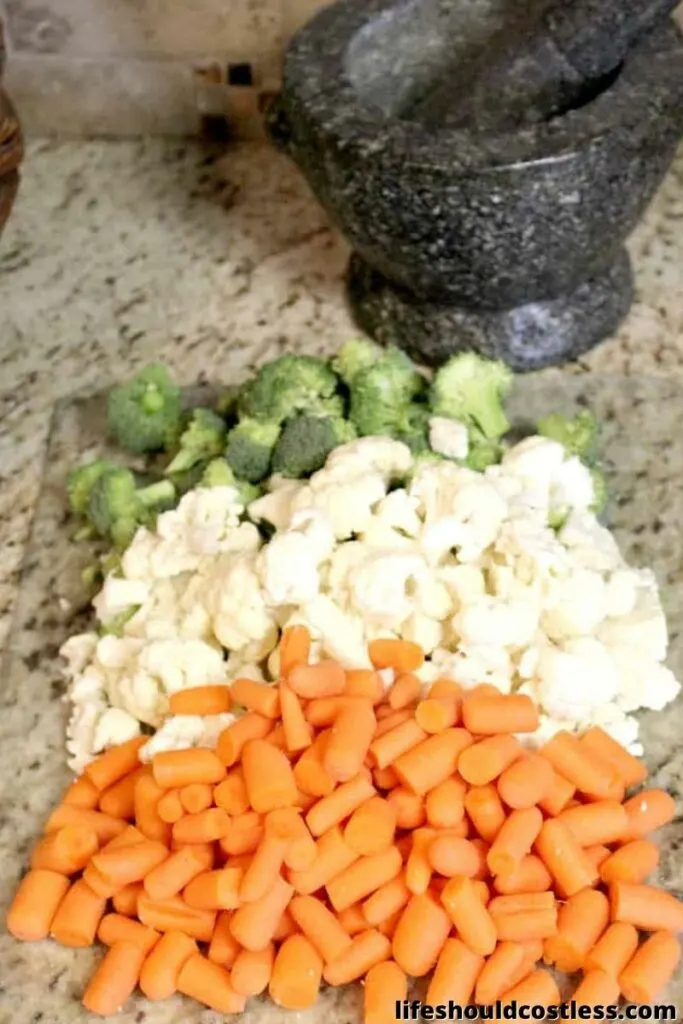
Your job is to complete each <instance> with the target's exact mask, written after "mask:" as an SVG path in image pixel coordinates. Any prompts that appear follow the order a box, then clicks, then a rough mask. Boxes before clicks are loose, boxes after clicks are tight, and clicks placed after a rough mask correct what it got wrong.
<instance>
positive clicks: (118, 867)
mask: <svg viewBox="0 0 683 1024" xmlns="http://www.w3.org/2000/svg"><path fill="white" fill-rule="evenodd" d="M167 857H168V849H167V847H165V846H164V844H163V843H158V842H155V841H154V840H153V839H145V841H144V842H142V843H134V844H133V845H132V846H123V847H121V848H120V849H116V850H101V851H100V852H99V853H96V854H95V856H94V857H93V858H92V864H93V867H94V868H95V869H96V870H97V871H98V872H99V873H100V874H101V875H102V877H103V878H105V879H106V880H107V881H108V882H111V883H112V884H113V885H115V886H116V888H117V889H122V888H123V887H124V885H129V884H130V883H131V882H141V881H142V879H143V878H144V877H145V875H148V874H149V872H150V871H152V869H153V868H155V867H156V866H157V865H158V864H161V863H162V861H164V860H166V858H167Z"/></svg>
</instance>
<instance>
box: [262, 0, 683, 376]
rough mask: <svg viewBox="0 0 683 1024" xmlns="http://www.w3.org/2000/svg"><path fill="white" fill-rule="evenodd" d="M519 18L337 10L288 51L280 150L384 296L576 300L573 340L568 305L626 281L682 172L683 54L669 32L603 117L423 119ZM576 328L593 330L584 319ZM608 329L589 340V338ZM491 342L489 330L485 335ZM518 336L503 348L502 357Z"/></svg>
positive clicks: (435, 8) (480, 0)
mask: <svg viewBox="0 0 683 1024" xmlns="http://www.w3.org/2000/svg"><path fill="white" fill-rule="evenodd" d="M515 9H517V8H515ZM526 9H527V8H526V7H524V10H526ZM506 10H508V11H509V10H510V7H508V8H507V9H506V8H504V6H503V5H501V4H500V3H496V2H495V0H477V2H476V3H465V0H460V2H453V0H449V2H445V0H412V2H410V3H397V2H396V0H369V2H368V0H341V2H339V3H336V4H333V5H332V6H331V7H329V8H327V9H325V10H323V11H322V12H321V13H320V14H319V15H318V16H317V17H316V18H314V19H313V21H312V22H311V23H310V24H309V25H308V26H307V27H306V28H304V29H303V30H302V31H301V32H300V33H299V34H298V35H297V36H296V37H295V39H294V40H293V42H292V44H291V45H290V48H289V51H288V53H287V57H286V62H285V70H284V85H283V90H282V92H281V94H280V97H279V99H278V100H277V102H276V104H275V105H274V107H273V109H272V111H271V115H270V126H271V134H272V136H273V138H274V139H275V140H276V141H277V142H278V143H279V144H280V145H281V146H282V147H283V148H285V149H286V151H287V152H288V153H289V154H290V155H291V156H292V157H293V158H294V159H295V160H296V162H297V163H298V165H299V166H300V167H301V169H302V171H303V173H304V174H305V176H306V178H307V179H308V181H309V183H310V184H311V186H312V188H313V190H314V192H315V194H316V196H317V197H318V199H319V200H320V202H321V203H322V205H323V206H324V207H325V209H326V210H327V211H328V213H329V214H330V216H331V217H332V218H333V219H334V220H335V222H336V223H337V224H338V226H339V227H340V228H341V230H342V231H343V232H344V234H345V235H346V237H347V238H348V239H349V241H350V243H351V245H352V246H353V248H354V250H355V251H356V252H357V253H358V255H359V256H360V257H361V258H362V259H363V260H364V261H365V263H367V264H368V265H369V266H370V267H372V268H373V269H374V270H376V271H378V272H379V273H380V274H381V275H382V277H383V278H384V280H385V281H386V282H387V287H390V286H395V287H397V288H399V289H404V290H406V291H408V292H409V293H412V294H413V295H414V296H416V297H417V299H419V300H421V301H422V302H423V303H427V302H432V303H434V306H435V312H436V314H437V315H440V311H441V310H442V309H443V307H444V306H445V305H451V306H455V307H463V308H465V309H466V310H468V316H469V317H470V319H471V318H473V317H474V316H475V314H476V313H479V312H481V311H483V312H484V313H489V312H491V311H501V310H506V311H510V310H513V309H516V308H517V307H519V306H524V305H528V304H529V303H532V302H541V303H544V302H547V300H549V299H558V298H560V297H563V299H564V302H565V306H566V313H565V321H566V322H568V320H567V318H568V317H570V313H571V303H570V300H569V298H568V297H569V296H571V294H572V293H574V292H576V290H577V289H578V288H579V286H580V285H581V284H582V283H583V282H585V281H588V280H591V279H593V278H599V277H600V276H601V275H604V274H605V272H606V271H607V269H608V268H609V267H610V266H611V265H612V264H613V262H614V260H615V257H616V253H617V252H618V251H619V250H620V248H621V246H622V245H623V241H624V239H625V238H626V236H627V235H628V233H629V232H630V231H631V230H632V229H633V227H634V226H635V224H636V223H637V222H638V220H639V218H640V217H641V215H642V213H643V211H644V210H645V208H646V206H647V204H648V202H649V200H650V199H651V197H652V195H653V193H654V191H655V189H656V187H657V185H658V183H659V182H660V180H661V178H662V176H663V174H664V172H665V170H666V168H667V167H668V165H669V163H670V161H671V159H672V156H673V153H674V149H675V145H676V141H677V139H678V138H679V136H680V134H681V131H683V57H682V56H681V39H680V35H679V33H678V30H677V29H675V28H674V27H673V25H671V26H666V27H665V28H663V29H662V30H661V31H659V32H657V33H654V34H653V35H652V36H651V37H649V38H648V39H646V40H645V41H644V42H642V43H641V44H640V45H639V46H638V47H637V48H636V49H635V50H634V51H633V53H632V54H631V55H630V56H629V57H628V59H627V60H626V62H625V63H624V66H623V68H622V70H621V73H620V74H619V75H618V77H617V78H616V80H615V81H614V82H613V84H612V85H611V86H610V87H609V88H608V89H606V90H605V91H604V92H602V93H600V94H599V95H598V96H596V97H595V98H594V99H593V100H592V102H590V103H588V104H587V105H585V106H583V107H582V108H580V109H576V110H572V111H570V112H569V113H567V114H566V115H564V116H562V117H558V118H555V119H553V120H550V121H547V122H543V123H541V124H536V125H532V126H530V127H529V128H526V129H524V130H520V131H518V132H515V133H513V134H501V135H497V134H477V133H476V132H473V131H472V132H470V131H453V130H449V129H448V128H447V127H443V126H441V125H438V124H436V125H434V124H431V123H427V122H426V121H425V120H424V119H420V118H419V114H416V113H415V111H416V110H417V106H418V104H419V100H420V98H421V97H422V96H424V95H425V94H426V93H428V92H429V90H430V89H431V88H432V87H433V85H434V83H435V82H438V81H439V80H440V79H441V78H443V77H444V76H445V75H447V74H448V73H449V69H450V68H451V67H452V66H455V65H457V64H458V62H459V61H465V62H466V61H467V60H468V59H470V57H471V52H472V49H473V42H472V40H473V39H475V40H476V46H477V47H479V48H480V49H481V48H482V47H483V46H484V45H485V43H486V40H487V39H489V38H490V37H491V35H492V34H493V33H496V32H500V30H501V26H504V24H505V12H506ZM515 17H517V15H515ZM475 48H476V47H475ZM623 300H624V296H623V295H621V296H619V295H617V296H615V298H614V306H615V308H617V307H618V306H619V305H620V304H622V303H623ZM598 305H600V304H599V303H598ZM576 315H577V320H579V321H582V322H585V304H582V305H581V308H580V309H578V310H577V314H576ZM384 325H385V329H386V332H387V333H388V332H389V331H390V317H389V314H388V313H387V314H386V315H385V318H384ZM591 327H592V329H590V328H591ZM599 327H600V321H599V319H598V320H596V322H595V323H594V324H592V325H589V333H590V334H591V336H592V337H593V338H595V336H596V334H598V333H599V330H598V329H599ZM494 328H495V320H493V321H492V320H490V319H488V320H487V319H486V318H485V317H484V318H483V321H482V324H481V327H480V329H481V331H482V333H483V331H484V330H485V329H488V331H493V330H494ZM603 330H604V327H603ZM572 332H573V333H574V334H576V333H577V329H576V328H574V327H573V326H571V325H570V330H569V337H568V339H567V344H566V345H563V346H559V348H560V349H561V350H562V352H563V357H564V358H567V357H568V356H570V355H572V354H577V352H578V351H582V350H583V349H584V348H585V346H584V345H579V346H578V348H577V349H574V350H572V346H571V344H570V336H571V334H572ZM396 336H397V337H396V340H399V336H400V330H399V329H398V328H397V331H396ZM506 336H507V335H506V332H505V331H503V332H502V333H501V335H500V336H499V337H493V338H492V339H491V342H490V343H491V345H493V346H494V347H496V348H498V349H499V350H500V351H504V349H505V345H506ZM458 344H459V339H458V338H457V337H454V338H453V348H457V347H458ZM544 347H545V348H549V347H550V343H549V341H547V342H544ZM536 364H537V361H536V360H532V365H536Z"/></svg>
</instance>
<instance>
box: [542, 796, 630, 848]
mask: <svg viewBox="0 0 683 1024" xmlns="http://www.w3.org/2000/svg"><path fill="white" fill-rule="evenodd" d="M557 820H558V821H561V822H563V823H564V824H565V825H566V826H567V828H568V829H569V831H570V832H571V834H572V835H573V836H574V839H576V841H577V843H578V844H579V846H595V845H597V844H599V843H616V842H617V841H618V840H619V839H621V837H622V836H623V835H624V833H625V832H626V829H627V828H628V815H627V812H626V810H625V809H624V807H623V806H622V805H621V804H619V803H617V802H616V800H596V801H595V802H594V803H590V804H583V805H582V806H580V807H572V808H570V809H569V810H567V811H562V813H561V814H560V815H559V817H558V819H557Z"/></svg>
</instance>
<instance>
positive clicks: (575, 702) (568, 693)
mask: <svg viewBox="0 0 683 1024" xmlns="http://www.w3.org/2000/svg"><path fill="white" fill-rule="evenodd" d="M618 692H619V673H618V671H617V668H616V665H615V664H614V659H613V658H612V656H611V654H610V652H609V650H607V648H606V647H605V646H604V645H603V644H601V643H600V641H599V640H596V639H595V638H594V637H580V638H578V639H573V640H568V641H566V643H564V644H563V645H562V647H546V648H545V649H544V650H542V651H541V656H540V659H539V666H538V681H537V686H536V694H537V699H538V701H539V703H540V705H541V707H542V708H543V710H544V711H545V712H546V713H547V714H549V715H551V716H552V717H553V718H559V719H564V720H565V721H570V722H571V721H581V720H582V719H584V718H586V717H590V715H591V713H592V712H593V710H594V709H595V708H599V707H600V706H601V705H604V704H608V703H610V702H611V701H614V700H615V698H616V696H617V693H618Z"/></svg>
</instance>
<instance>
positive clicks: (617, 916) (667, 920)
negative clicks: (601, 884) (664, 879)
mask: <svg viewBox="0 0 683 1024" xmlns="http://www.w3.org/2000/svg"><path fill="white" fill-rule="evenodd" d="M609 902H610V912H611V919H612V921H623V922H624V923H626V924H632V925H635V927H636V928H639V929H640V930H641V931H644V932H659V931H668V932H682V931H683V903H681V901H680V900H678V899H676V897H675V896H673V895H672V894H671V893H669V892H665V891H664V890H663V889H657V888H655V886H653V885H634V884H632V883H630V882H612V883H611V884H610V887H609Z"/></svg>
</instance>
